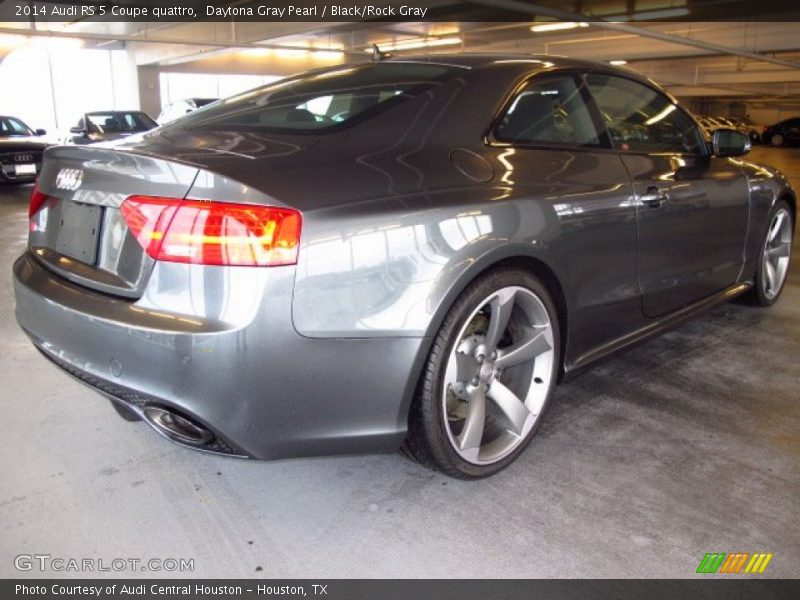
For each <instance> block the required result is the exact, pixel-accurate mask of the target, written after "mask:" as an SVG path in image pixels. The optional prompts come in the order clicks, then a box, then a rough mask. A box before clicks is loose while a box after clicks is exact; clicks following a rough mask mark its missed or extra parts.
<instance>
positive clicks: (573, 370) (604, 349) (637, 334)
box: [562, 282, 753, 381]
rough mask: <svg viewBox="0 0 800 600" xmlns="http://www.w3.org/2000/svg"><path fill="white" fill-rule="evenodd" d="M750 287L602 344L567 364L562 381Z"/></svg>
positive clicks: (686, 308) (715, 296)
mask: <svg viewBox="0 0 800 600" xmlns="http://www.w3.org/2000/svg"><path fill="white" fill-rule="evenodd" d="M751 287H753V283H752V282H744V283H737V284H734V285H732V286H730V287H728V288H726V289H724V290H722V291H720V292H717V293H716V294H713V295H711V296H708V297H706V298H703V299H702V300H699V301H697V302H695V303H694V304H689V305H688V306H684V307H683V308H681V309H678V310H676V311H675V312H672V313H670V314H668V315H665V316H663V317H659V318H658V319H654V320H652V321H650V322H648V323H647V325H645V326H644V327H642V328H641V329H637V330H636V331H632V332H631V333H628V334H625V335H624V336H622V337H619V338H617V339H615V340H612V341H610V342H608V343H606V344H603V345H602V346H598V347H597V348H594V349H592V350H590V351H589V352H586V353H585V354H582V355H581V356H579V357H577V358H576V359H575V360H574V361H572V362H570V363H567V364H566V365H565V366H564V375H563V379H562V380H563V381H567V380H569V379H572V378H573V377H576V376H578V375H580V374H581V373H583V372H584V371H586V370H587V369H588V368H589V367H590V366H592V365H593V364H594V363H596V362H599V361H601V360H605V359H607V358H610V357H612V356H614V355H616V354H617V353H620V352H623V351H625V350H628V349H629V348H632V347H633V346H636V345H638V344H641V343H642V342H645V341H647V340H649V339H650V338H653V337H656V336H658V335H661V334H662V333H665V332H666V331H669V330H670V329H673V328H675V327H677V326H678V325H682V324H683V323H685V322H686V321H689V320H691V319H693V318H694V317H696V316H697V315H699V314H702V313H704V312H706V311H708V310H710V309H712V308H714V307H715V306H718V305H720V304H724V303H725V302H728V301H730V300H732V299H733V298H735V297H736V296H739V295H741V294H743V293H744V292H746V291H747V290H749V289H750V288H751Z"/></svg>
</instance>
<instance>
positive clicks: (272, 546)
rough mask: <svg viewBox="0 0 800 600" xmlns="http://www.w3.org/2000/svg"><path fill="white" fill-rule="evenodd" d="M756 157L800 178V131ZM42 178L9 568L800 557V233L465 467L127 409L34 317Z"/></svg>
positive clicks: (4, 542) (11, 368)
mask: <svg viewBox="0 0 800 600" xmlns="http://www.w3.org/2000/svg"><path fill="white" fill-rule="evenodd" d="M751 158H753V159H755V160H761V161H763V162H765V163H768V164H773V165H775V166H778V167H779V168H781V169H782V170H783V171H784V172H785V173H787V174H788V175H789V176H790V177H792V178H793V180H794V184H795V186H797V189H800V149H796V150H778V149H773V148H757V149H755V150H754V151H753V152H752V154H751ZM28 193H29V192H28V190H23V189H19V190H17V191H13V192H12V191H9V190H7V189H6V190H2V191H1V192H0V194H2V195H1V196H0V219H1V220H0V272H2V273H3V276H2V280H1V281H0V336H2V340H4V344H3V345H2V347H0V381H2V384H0V385H2V388H0V389H2V394H1V397H0V414H2V419H0V443H2V455H1V457H0V486H2V487H0V577H12V576H20V575H25V574H22V573H19V572H17V571H15V570H14V568H13V564H12V560H13V557H14V556H16V555H17V554H20V553H48V554H51V555H53V556H60V557H65V558H70V557H74V558H83V557H87V558H92V557H93V558H103V559H104V560H106V561H107V562H110V561H111V560H112V559H114V558H118V557H123V558H128V557H141V558H151V557H157V558H193V559H194V561H195V573H194V575H196V576H202V577H251V576H268V577H316V578H326V577H521V578H528V577H691V576H693V575H694V572H695V569H696V567H697V565H698V563H699V561H700V560H701V558H702V557H703V555H704V553H706V552H710V551H723V552H733V551H743V552H757V551H760V552H772V553H774V555H775V556H774V558H773V560H772V562H771V564H770V565H769V568H768V569H767V572H766V574H765V575H766V576H773V577H778V576H780V577H800V519H798V517H800V411H799V410H798V406H799V403H798V401H799V400H800V368H798V363H797V359H798V356H800V311H798V305H799V304H800V255H799V254H798V250H797V249H796V250H795V255H794V262H793V269H792V271H793V272H792V274H791V276H790V279H789V282H788V284H787V286H788V287H787V288H786V290H785V292H784V295H783V298H782V299H781V301H780V302H779V303H778V304H777V305H776V306H774V307H773V308H772V309H770V310H758V309H754V308H750V307H748V306H745V305H743V304H741V303H732V304H730V305H726V306H722V307H720V308H718V309H716V310H715V311H713V312H712V313H710V314H708V315H706V316H704V317H702V318H700V319H699V320H696V321H694V322H692V323H690V324H687V325H685V326H684V327H682V328H680V329H678V330H676V331H674V332H672V333H669V334H668V335H666V336H664V337H661V338H659V339H657V340H654V341H652V342H650V343H648V344H646V345H644V346H641V347H639V348H638V349H636V350H634V351H632V352H630V353H628V354H626V355H623V356H621V357H619V358H617V359H615V360H613V361H612V362H609V363H606V364H604V365H602V366H600V367H597V368H595V369H594V370H593V371H591V372H589V373H587V374H585V375H583V376H581V377H580V378H578V379H576V380H574V381H573V382H570V383H568V384H566V385H563V386H562V387H560V388H559V389H558V391H557V394H556V398H555V403H554V405H553V407H552V408H551V410H550V413H549V414H548V416H547V418H546V419H545V422H544V424H543V426H542V428H541V429H540V433H539V435H538V437H537V439H536V440H535V441H534V443H533V444H532V445H531V447H530V448H529V450H528V451H527V452H526V453H525V454H524V455H523V456H522V457H521V458H520V460H518V461H517V462H516V464H514V465H513V466H512V467H511V468H509V469H508V470H506V471H505V472H504V473H502V474H500V475H499V476H496V477H493V478H491V479H488V480H484V481H480V482H474V483H464V482H459V481H455V480H452V479H448V478H447V477H444V476H441V475H438V474H435V473H432V472H430V471H427V470H425V469H423V468H421V467H419V466H417V465H415V464H413V463H411V462H409V461H407V460H405V459H404V458H402V457H401V456H399V455H382V456H366V457H343V458H325V459H303V460H293V461H282V462H272V463H263V462H262V463H258V462H247V461H239V460H232V459H223V458H217V457H213V456H207V455H203V454H198V453H195V452H192V451H189V450H185V449H183V448H179V447H176V446H173V445H170V444H169V443H168V442H166V441H164V440H163V439H161V438H159V437H158V436H156V435H155V434H154V433H153V432H152V431H150V430H149V429H148V428H147V427H145V426H144V425H143V424H140V423H137V424H131V423H127V422H125V421H123V420H122V419H120V418H119V417H117V415H116V413H115V412H114V411H113V410H112V409H111V407H110V406H109V405H108V402H107V401H105V400H104V399H102V398H101V397H100V396H98V395H96V394H94V393H93V392H90V391H88V390H86V389H84V388H83V387H82V386H81V385H79V384H77V383H75V382H73V381H72V380H71V379H69V378H68V377H66V376H65V375H63V374H62V373H60V372H59V371H58V370H57V369H56V368H55V367H53V366H51V365H50V364H48V363H47V362H46V361H45V360H44V359H43V358H41V357H40V356H39V355H38V354H37V353H36V352H35V351H34V349H33V347H32V346H31V345H30V344H29V343H28V341H27V339H26V338H25V337H24V336H23V334H22V333H21V332H20V330H19V329H18V328H17V326H16V323H15V321H14V317H13V303H14V301H13V297H12V289H11V283H10V278H9V276H8V274H9V270H10V265H11V262H12V260H13V258H14V257H16V256H17V255H18V254H19V253H20V252H21V251H22V248H23V246H24V244H25V239H26V203H27V194H28ZM33 574H35V573H29V575H33ZM50 575H51V576H53V575H54V574H52V573H51V574H50ZM67 575H70V574H69V573H67ZM153 575H156V574H153Z"/></svg>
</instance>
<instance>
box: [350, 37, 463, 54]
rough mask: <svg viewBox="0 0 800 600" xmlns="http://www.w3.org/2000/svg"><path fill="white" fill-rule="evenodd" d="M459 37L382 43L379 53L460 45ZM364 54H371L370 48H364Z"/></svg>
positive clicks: (379, 46) (379, 45)
mask: <svg viewBox="0 0 800 600" xmlns="http://www.w3.org/2000/svg"><path fill="white" fill-rule="evenodd" d="M460 43H461V38H460V37H429V38H417V39H413V40H406V41H401V42H384V43H382V44H380V43H379V44H378V48H380V50H381V52H392V51H394V50H416V49H418V48H434V47H436V46H452V45H455V44H460ZM364 52H368V53H371V52H373V48H372V46H370V47H369V48H364Z"/></svg>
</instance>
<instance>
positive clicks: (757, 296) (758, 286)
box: [750, 200, 794, 306]
mask: <svg viewBox="0 0 800 600" xmlns="http://www.w3.org/2000/svg"><path fill="white" fill-rule="evenodd" d="M793 231H794V227H793V224H792V211H791V209H790V208H789V205H788V204H787V203H786V201H785V200H779V201H778V202H776V203H775V206H774V207H773V209H772V212H771V213H770V217H769V227H767V232H766V234H765V236H764V242H763V243H762V245H761V256H760V257H759V261H758V267H757V268H756V276H755V282H754V286H753V290H752V291H751V293H750V298H751V300H752V301H753V302H754V303H755V304H757V305H758V306H771V305H772V304H775V302H776V301H777V300H778V297H779V296H780V294H781V291H782V290H783V285H784V283H786V274H787V273H788V272H789V260H790V258H791V255H792V233H793Z"/></svg>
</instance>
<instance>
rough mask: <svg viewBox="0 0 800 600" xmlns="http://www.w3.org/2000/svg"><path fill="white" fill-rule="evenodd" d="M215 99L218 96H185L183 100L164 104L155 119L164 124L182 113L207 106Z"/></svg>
mask: <svg viewBox="0 0 800 600" xmlns="http://www.w3.org/2000/svg"><path fill="white" fill-rule="evenodd" d="M217 100H219V98H185V99H183V100H178V101H176V102H173V103H171V104H168V105H167V106H165V107H164V110H162V111H161V114H159V115H158V118H157V119H156V121H158V124H159V125H164V124H165V123H169V122H170V121H174V120H175V119H178V118H180V117H182V116H183V115H186V114H189V113H190V112H194V111H196V110H197V109H198V108H202V107H204V106H208V105H209V104H212V103H213V102H216V101H217Z"/></svg>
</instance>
